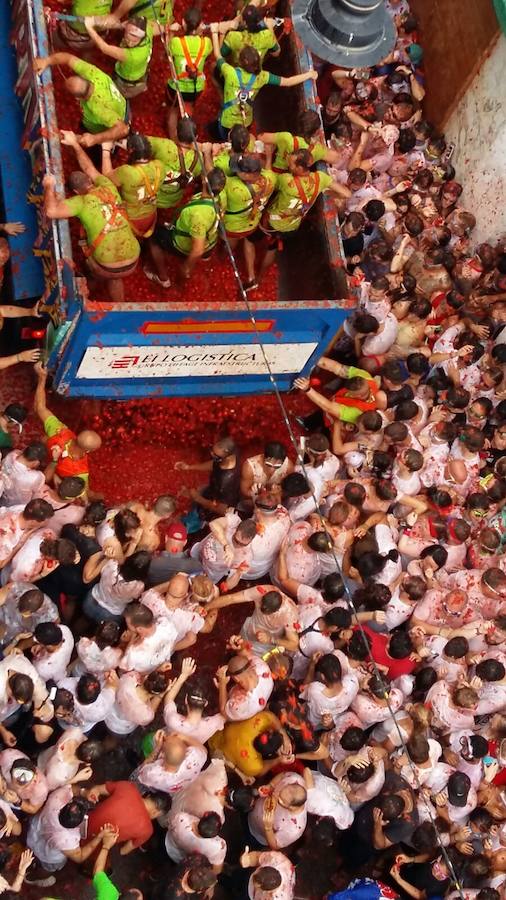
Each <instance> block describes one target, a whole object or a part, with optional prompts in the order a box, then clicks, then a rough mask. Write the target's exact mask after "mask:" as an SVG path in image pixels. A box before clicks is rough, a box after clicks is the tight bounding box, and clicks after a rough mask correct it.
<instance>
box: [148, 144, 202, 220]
mask: <svg viewBox="0 0 506 900" xmlns="http://www.w3.org/2000/svg"><path fill="white" fill-rule="evenodd" d="M148 141H149V143H150V144H151V147H152V149H153V154H154V156H155V158H156V159H159V160H161V162H162V163H164V164H165V166H166V172H165V177H164V180H163V181H162V184H161V185H160V188H159V190H158V197H157V201H156V205H157V206H158V207H159V208H160V209H170V208H171V207H173V206H177V204H178V203H179V201H180V200H181V197H182V196H183V188H182V187H181V184H180V183H179V181H178V178H179V176H180V175H181V174H182V173H181V161H180V159H179V153H178V149H177V144H175V143H174V141H171V140H169V138H159V137H149V138H148ZM183 160H184V166H185V168H186V173H187V174H188V175H189V176H190V177H193V178H196V177H197V176H198V175H200V173H201V171H202V166H201V165H200V160H199V156H198V153H197V152H196V150H194V149H193V148H192V149H190V150H183Z"/></svg>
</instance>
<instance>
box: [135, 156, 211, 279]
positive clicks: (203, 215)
mask: <svg viewBox="0 0 506 900" xmlns="http://www.w3.org/2000/svg"><path fill="white" fill-rule="evenodd" d="M225 183H226V178H225V175H224V173H223V172H222V171H221V169H211V171H210V172H209V173H208V175H207V177H206V180H205V181H204V183H203V185H202V193H200V194H195V195H194V196H193V197H192V199H191V200H190V201H189V202H188V203H185V205H184V206H183V208H182V209H181V212H180V213H179V216H178V217H177V219H176V222H175V224H170V225H161V226H157V227H156V228H155V233H154V235H153V241H152V244H151V256H152V260H153V263H154V264H155V267H156V273H155V272H153V271H151V270H150V269H147V268H144V272H145V273H146V276H147V277H148V278H149V279H150V281H156V283H157V284H160V285H161V286H162V287H165V288H168V287H170V278H169V274H168V266H167V253H175V254H176V256H180V257H184V263H183V265H182V267H181V274H182V277H183V278H189V277H190V276H191V273H192V271H193V269H194V267H195V263H196V262H197V261H198V260H199V259H201V258H202V257H205V258H207V257H208V256H209V255H210V253H211V252H212V250H213V249H214V247H215V246H216V243H217V241H218V226H219V223H220V218H221V216H222V215H223V211H224V209H225V202H226V201H225V194H224V187H225ZM209 189H210V191H212V194H213V196H211V194H210V191H209Z"/></svg>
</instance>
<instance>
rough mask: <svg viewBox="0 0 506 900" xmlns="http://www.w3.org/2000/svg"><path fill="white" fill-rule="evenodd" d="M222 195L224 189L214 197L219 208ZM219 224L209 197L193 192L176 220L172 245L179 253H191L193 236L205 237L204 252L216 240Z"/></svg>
mask: <svg viewBox="0 0 506 900" xmlns="http://www.w3.org/2000/svg"><path fill="white" fill-rule="evenodd" d="M223 195H224V191H222V193H221V194H220V197H219V198H217V199H216V202H217V203H218V206H219V207H220V208H221V209H223V205H224V202H225V197H224V196H223ZM219 224H220V220H219V217H218V215H217V214H216V210H215V207H214V203H213V201H212V200H211V198H210V197H202V195H201V194H195V196H194V197H193V199H192V200H190V202H189V203H187V204H186V206H183V209H182V210H181V212H180V213H179V216H178V218H177V220H176V228H175V232H174V238H173V241H174V246H175V247H176V248H177V250H179V251H180V252H181V253H185V254H186V255H188V254H189V253H191V249H192V242H193V238H205V242H206V249H205V252H207V251H208V250H211V249H212V248H213V247H214V246H215V244H216V242H217V240H218V226H219Z"/></svg>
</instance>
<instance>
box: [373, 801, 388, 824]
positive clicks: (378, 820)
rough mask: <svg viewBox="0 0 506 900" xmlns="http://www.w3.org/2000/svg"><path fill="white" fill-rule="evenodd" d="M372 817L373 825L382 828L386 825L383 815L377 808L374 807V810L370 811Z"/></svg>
mask: <svg viewBox="0 0 506 900" xmlns="http://www.w3.org/2000/svg"><path fill="white" fill-rule="evenodd" d="M372 817H373V819H374V824H375V825H378V826H379V825H381V827H382V828H383V826H384V825H386V820H385V819H384V818H383V813H382V811H381V809H380V808H379V807H378V806H375V807H374V809H373V811H372Z"/></svg>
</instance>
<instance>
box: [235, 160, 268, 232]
mask: <svg viewBox="0 0 506 900" xmlns="http://www.w3.org/2000/svg"><path fill="white" fill-rule="evenodd" d="M260 176H261V177H260V178H259V180H258V182H253V183H250V184H245V183H244V181H241V179H240V178H239V176H237V175H234V176H232V177H231V178H227V183H226V185H225V193H226V196H227V207H226V209H225V217H224V219H223V224H224V226H225V228H226V230H227V231H229V232H230V233H234V232H236V233H240V232H243V231H253V229H255V228H257V227H258V225H259V224H260V219H261V218H262V213H263V211H264V209H265V207H266V206H267V203H268V201H269V198H270V196H271V194H272V193H273V191H274V189H275V187H276V182H277V176H276V175H275V173H274V172H271V171H269V170H268V169H262V171H261V173H260ZM255 200H256V202H255Z"/></svg>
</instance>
